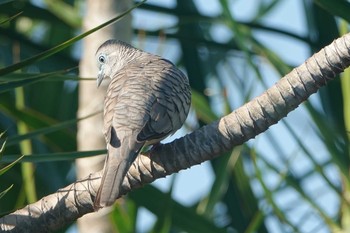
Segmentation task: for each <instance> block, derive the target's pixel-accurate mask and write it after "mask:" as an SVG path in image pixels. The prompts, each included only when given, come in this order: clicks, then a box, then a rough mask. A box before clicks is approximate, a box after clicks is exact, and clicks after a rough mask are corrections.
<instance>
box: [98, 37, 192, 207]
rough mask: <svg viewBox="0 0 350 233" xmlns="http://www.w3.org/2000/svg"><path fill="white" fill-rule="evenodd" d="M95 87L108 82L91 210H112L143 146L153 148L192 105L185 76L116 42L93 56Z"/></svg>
mask: <svg viewBox="0 0 350 233" xmlns="http://www.w3.org/2000/svg"><path fill="white" fill-rule="evenodd" d="M96 58H97V61H98V65H99V74H98V78H97V85H98V86H99V85H100V84H101V82H102V81H103V79H104V78H106V77H109V78H111V82H110V84H109V86H108V89H107V95H106V98H105V102H104V136H105V139H106V143H107V150H108V154H107V158H106V161H105V165H104V172H103V176H102V181H101V185H100V187H99V190H98V192H97V195H96V199H95V203H94V207H95V209H98V208H101V207H104V206H110V205H112V204H113V203H114V202H115V200H116V198H117V197H118V194H119V191H120V188H121V184H122V182H123V179H124V177H125V175H126V173H127V171H128V170H129V168H130V166H131V164H132V163H133V162H134V160H135V158H136V157H137V155H138V154H139V152H140V150H141V148H142V147H143V146H144V145H148V144H156V143H158V142H159V141H161V140H162V139H164V138H165V137H167V136H169V135H171V134H173V133H175V131H177V130H178V129H179V128H180V127H181V126H182V124H183V123H184V121H185V119H186V117H187V114H188V111H189V108H190V101H191V93H190V87H189V83H188V79H187V77H186V76H185V75H184V74H183V73H182V72H181V71H180V70H179V69H178V68H176V67H175V66H174V65H173V64H172V63H171V62H170V61H168V60H166V59H163V58H161V57H159V56H156V55H153V54H150V53H146V52H144V51H141V50H139V49H136V48H134V47H132V46H130V45H129V44H126V43H124V42H121V41H117V40H108V41H106V42H105V43H103V44H102V45H101V46H100V47H99V49H98V50H97V52H96Z"/></svg>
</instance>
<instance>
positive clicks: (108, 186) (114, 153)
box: [94, 143, 143, 210]
mask: <svg viewBox="0 0 350 233" xmlns="http://www.w3.org/2000/svg"><path fill="white" fill-rule="evenodd" d="M142 146H143V143H142V144H141V143H136V145H135V146H131V145H130V144H129V143H126V144H123V145H120V147H117V148H115V147H113V146H111V145H109V148H108V155H107V158H106V161H105V165H104V171H103V176H102V181H101V185H100V187H99V189H98V191H97V194H96V199H95V202H94V209H95V210H98V209H100V208H102V207H105V206H110V205H112V204H113V203H114V202H115V201H116V199H117V198H118V197H119V196H120V190H121V185H122V183H123V180H124V177H125V176H126V173H127V172H128V170H129V168H130V166H131V164H132V163H133V162H134V160H135V159H136V157H137V155H138V154H139V152H140V150H141V148H142ZM130 147H131V148H130ZM135 147H136V148H135Z"/></svg>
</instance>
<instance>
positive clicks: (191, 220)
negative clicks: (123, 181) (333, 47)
mask: <svg viewBox="0 0 350 233" xmlns="http://www.w3.org/2000/svg"><path fill="white" fill-rule="evenodd" d="M213 2H214V1H213ZM242 2H245V1H229V0H220V1H215V4H214V5H215V6H217V9H219V10H218V12H215V11H212V12H210V11H209V12H205V11H203V9H205V7H203V6H202V5H201V4H205V3H204V1H193V0H177V1H175V0H174V1H172V2H169V4H164V3H162V5H156V3H153V2H152V3H150V2H147V3H146V4H144V5H142V6H141V7H139V8H138V9H137V10H135V11H134V12H133V13H134V14H135V16H137V15H141V14H145V15H147V13H148V14H150V13H151V14H156V16H157V17H158V16H159V20H161V19H164V20H165V21H164V22H169V23H163V24H162V23H160V24H154V25H160V26H154V25H153V24H152V26H151V27H150V24H148V25H147V24H142V23H139V24H138V23H137V22H140V21H137V20H135V23H134V24H133V25H134V26H133V27H134V34H135V40H134V42H135V43H136V45H137V46H138V47H141V48H144V49H146V50H148V51H151V52H155V53H159V54H161V55H164V56H168V57H170V58H172V59H173V61H174V62H176V63H177V65H178V66H180V67H181V68H183V69H184V70H185V71H186V72H187V74H188V76H189V78H190V84H191V87H192V89H193V99H192V101H193V114H192V116H191V119H190V120H189V122H188V124H187V125H186V128H187V130H189V131H190V130H194V129H195V128H196V127H198V126H199V125H203V124H207V123H210V122H211V121H213V120H215V119H217V118H218V117H220V116H222V115H225V114H227V113H229V112H231V111H233V110H234V109H235V108H236V107H238V106H240V105H242V104H243V103H244V102H247V101H248V100H249V99H251V98H253V97H254V96H256V95H257V94H258V93H260V92H261V91H262V90H264V89H266V88H267V87H268V86H270V85H272V84H273V82H275V81H276V79H275V78H276V77H282V76H283V75H284V74H286V73H288V72H289V71H290V70H291V69H292V67H294V66H296V65H298V64H295V63H294V62H293V61H295V60H293V57H288V55H289V54H292V56H296V55H295V52H293V51H291V50H288V47H287V48H285V47H282V46H281V47H278V49H276V47H277V46H273V43H275V42H276V41H278V40H279V41H286V42H285V43H298V44H302V45H303V46H305V47H304V48H307V53H308V55H310V54H312V53H313V52H315V51H317V50H319V49H320V48H322V47H323V46H325V45H327V44H328V43H330V42H331V41H332V40H333V39H335V38H337V37H339V36H340V35H341V34H343V33H346V32H347V31H348V23H347V22H348V21H349V14H348V12H350V4H349V2H348V1H343V0H314V1H311V0H299V1H297V2H298V4H299V6H300V9H298V10H297V11H296V12H297V13H298V15H290V17H291V18H290V19H286V20H291V21H293V20H296V18H297V17H303V18H304V19H305V21H304V22H305V30H304V31H302V32H299V31H293V30H288V29H285V28H281V27H278V26H274V25H278V24H273V23H271V21H269V17H271V16H272V15H273V14H274V13H275V12H278V11H279V9H280V7H281V5H283V4H285V2H288V1H278V0H269V1H264V0H259V1H250V2H249V1H248V2H249V4H254V5H253V6H249V9H252V11H251V14H250V15H249V16H247V17H245V18H244V19H242V18H240V17H238V16H237V15H239V14H236V13H237V8H236V7H243V6H244V4H242ZM53 3H54V4H53ZM158 4H160V3H158ZM246 4H248V3H246ZM83 5H84V1H81V0H76V1H74V0H66V1H52V0H45V1H0V65H1V67H2V68H1V69H0V75H1V76H0V132H1V133H2V137H1V138H2V139H3V140H2V141H1V144H0V145H3V149H2V150H1V154H0V156H1V164H0V169H1V170H0V198H1V199H0V213H1V214H2V215H4V214H6V213H8V212H11V211H12V210H14V209H16V208H20V207H22V206H24V205H26V204H27V203H31V202H34V201H35V200H37V199H38V198H41V197H42V196H44V195H47V194H49V193H52V192H55V191H56V190H57V189H58V188H60V187H63V186H64V185H66V184H69V183H71V182H73V181H74V180H75V170H74V159H75V158H78V157H84V156H91V155H96V154H99V153H101V151H97V152H96V151H92V152H90V153H82V152H76V123H77V121H78V120H79V119H76V112H77V109H78V101H77V99H78V83H79V80H81V78H93V77H80V78H79V77H77V73H78V71H77V69H76V67H77V65H78V61H79V56H80V50H79V43H75V44H72V46H70V47H69V48H68V49H64V50H62V51H60V52H57V53H54V54H53V55H52V56H49V57H47V58H45V59H43V60H40V61H37V60H29V61H28V60H27V61H28V62H27V63H26V64H19V65H18V66H16V67H13V66H11V64H13V63H18V62H20V61H23V60H25V59H27V58H31V57H33V56H35V55H37V54H40V53H42V52H44V51H46V50H48V49H50V48H52V47H54V46H56V45H59V44H61V43H62V42H64V41H67V40H69V39H71V38H72V37H73V36H75V35H76V34H77V33H79V32H80V31H81V17H82V14H81V12H82V9H83ZM209 5H210V4H209ZM238 11H239V9H238ZM144 17H146V16H144ZM293 17H295V18H293ZM135 18H136V19H137V17H135ZM167 20H168V21H167ZM169 51H170V52H172V51H173V55H169V53H168V54H167V52H169ZM11 67H12V68H11ZM343 76H344V77H343V78H342V79H338V80H337V81H335V82H332V83H330V84H329V85H328V86H327V87H326V88H323V89H322V91H321V92H320V93H319V94H317V96H313V98H312V99H311V100H310V101H308V102H306V103H305V104H304V105H303V106H302V107H301V108H299V109H298V110H296V111H295V112H294V113H292V114H291V115H290V116H289V117H288V118H287V119H286V120H285V121H282V122H280V123H279V124H278V125H277V126H275V127H273V128H272V129H271V130H269V131H268V132H267V133H265V134H264V135H261V136H259V137H257V139H255V140H253V141H251V142H249V143H246V144H245V145H242V146H239V147H236V148H234V149H233V150H232V151H231V152H230V153H227V154H226V155H223V156H221V157H219V158H217V159H216V160H214V161H211V162H210V169H211V170H212V175H213V182H212V183H211V184H210V185H211V187H210V188H209V190H208V191H207V192H206V193H201V194H200V195H198V198H197V199H196V201H194V202H193V203H192V204H191V205H185V204H183V203H181V202H179V201H178V200H177V199H176V198H174V197H173V196H172V190H173V189H172V188H170V190H169V191H168V192H164V191H162V190H161V189H159V188H157V187H155V186H150V185H149V186H146V187H144V188H142V189H140V190H137V191H135V192H132V193H130V195H129V196H128V199H127V200H126V201H125V203H124V205H116V207H115V209H114V211H113V213H112V214H111V220H112V222H113V224H115V227H116V228H117V229H119V231H120V232H135V231H137V230H136V227H137V226H139V225H140V223H139V222H138V221H142V219H140V218H138V217H137V216H138V214H139V213H140V212H139V210H140V209H141V208H143V209H147V210H148V211H149V212H150V213H152V216H153V217H154V219H155V221H154V223H150V224H151V225H150V228H149V229H142V231H147V232H330V231H336V230H341V231H343V232H347V231H348V230H349V229H350V205H349V204H350V202H349V191H350V190H349V189H350V183H349V155H350V153H349V149H350V146H349V135H350V133H349V132H350V103H349V101H350V96H349V95H350V78H349V73H348V72H345V73H344V75H343ZM5 141H6V142H5ZM96 149H100V148H96ZM23 154H25V155H28V156H25V157H24V159H23V160H21V161H22V162H20V163H18V164H16V165H15V166H13V167H12V168H11V169H7V168H8V167H6V165H8V164H9V163H10V162H13V161H14V160H15V159H17V158H19V157H20V155H23ZM24 161H29V162H30V163H28V162H24ZM197 182H198V183H200V182H202V181H200V180H198V181H197ZM192 188H193V189H195V184H193V185H192ZM182 192H184V193H185V192H186V190H182ZM125 206H126V207H127V208H125ZM65 230H66V229H63V230H62V232H65Z"/></svg>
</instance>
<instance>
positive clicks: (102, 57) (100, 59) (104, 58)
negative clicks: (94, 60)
mask: <svg viewBox="0 0 350 233" xmlns="http://www.w3.org/2000/svg"><path fill="white" fill-rule="evenodd" d="M98 61H99V62H100V63H105V62H106V56H105V55H104V54H102V55H100V56H99V57H98Z"/></svg>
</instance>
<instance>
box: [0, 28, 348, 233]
mask: <svg viewBox="0 0 350 233" xmlns="http://www.w3.org/2000/svg"><path fill="white" fill-rule="evenodd" d="M349 45H350V34H346V35H344V36H343V37H341V38H339V39H337V40H335V41H334V42H333V43H332V44H330V45H329V46H327V47H325V48H324V49H322V50H321V51H320V52H318V53H316V54H314V55H313V56H312V57H311V58H309V59H308V60H307V61H306V62H305V63H303V64H302V65H300V66H299V67H297V68H295V69H293V70H292V71H291V72H290V73H289V74H287V75H286V76H285V77H284V78H283V79H281V80H280V81H279V82H277V83H276V84H275V85H274V86H273V87H271V88H270V89H268V90H267V91H266V92H264V93H263V94H262V95H260V96H259V97H256V98H255V99H253V100H252V101H250V102H249V103H247V104H245V105H243V106H242V107H240V108H238V109H237V110H235V111H234V112H232V113H231V114H229V115H227V116H225V117H223V118H221V119H220V120H218V121H215V122H213V123H212V124H210V125H206V126H204V127H202V128H200V129H198V130H196V131H195V132H193V133H191V134H189V135H187V136H185V137H183V138H180V139H177V140H175V141H173V142H172V143H169V144H164V145H160V146H158V147H156V148H155V149H154V150H152V153H151V154H150V155H140V156H139V157H138V158H137V159H136V161H135V162H134V164H133V166H132V167H131V169H130V170H129V173H128V175H127V177H126V179H125V180H124V183H123V188H122V193H121V194H126V193H128V192H130V191H131V190H133V189H136V188H139V187H141V186H142V185H144V184H147V183H151V182H152V181H154V180H156V179H158V178H161V177H164V176H167V175H170V174H173V173H175V172H178V171H179V170H183V169H187V168H189V167H191V166H194V165H197V164H200V163H202V162H204V161H207V160H210V159H213V158H215V157H217V156H219V155H220V154H222V153H223V152H225V151H228V150H230V149H232V148H233V147H234V146H236V145H240V144H242V143H244V142H246V141H248V140H249V139H251V138H254V137H255V136H256V135H258V134H260V133H262V132H264V131H265V130H267V129H268V128H269V127H270V126H271V125H273V124H276V123H277V122H278V121H279V120H281V119H282V118H283V117H285V116H286V115H287V114H288V113H289V112H291V111H292V110H294V109H295V108H296V107H298V105H299V104H301V103H302V102H303V101H305V100H306V99H307V98H308V97H309V96H310V95H311V94H313V93H315V92H316V91H317V90H318V89H319V88H321V87H322V86H325V85H326V84H327V82H328V81H330V80H332V79H334V78H335V76H336V75H337V74H339V73H341V72H343V71H344V69H345V68H346V67H348V66H349V65H350V46H349ZM100 178H101V174H100V172H99V173H94V174H91V175H90V176H89V177H88V178H87V179H85V180H81V181H77V182H75V183H73V184H71V185H69V186H67V187H65V188H63V189H60V190H58V191H57V192H56V193H54V194H51V195H48V196H46V197H44V198H42V199H41V200H39V201H38V202H36V203H33V204H30V205H28V206H26V207H24V208H23V209H20V210H17V211H15V212H13V213H11V214H9V215H7V216H4V217H2V218H0V230H2V231H5V230H7V232H47V231H54V230H57V229H59V228H61V227H62V226H64V225H66V224H67V223H69V222H72V221H74V220H76V219H77V218H79V217H81V216H83V215H84V214H87V213H90V212H93V201H94V198H95V195H96V191H97V189H98V187H99V185H100Z"/></svg>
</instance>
